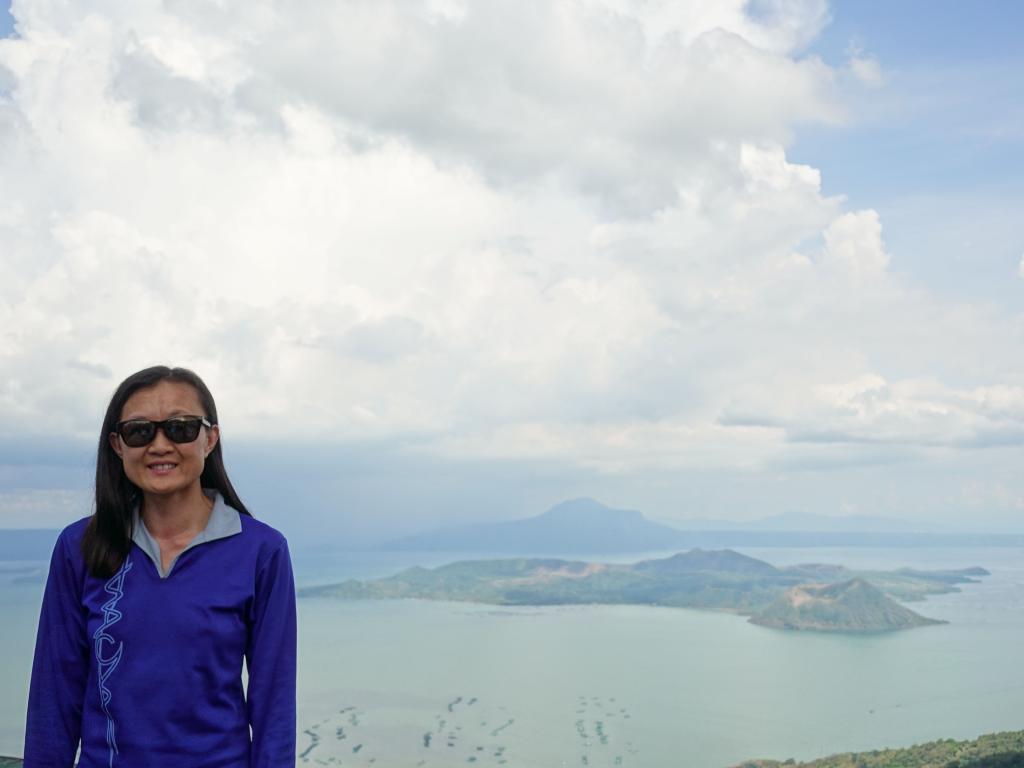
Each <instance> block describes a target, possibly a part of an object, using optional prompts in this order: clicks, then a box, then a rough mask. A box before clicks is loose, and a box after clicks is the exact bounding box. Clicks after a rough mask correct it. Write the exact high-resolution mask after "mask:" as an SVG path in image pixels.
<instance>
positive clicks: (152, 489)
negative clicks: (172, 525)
mask: <svg viewBox="0 0 1024 768" xmlns="http://www.w3.org/2000/svg"><path fill="white" fill-rule="evenodd" d="M174 416H205V417H208V416H209V414H207V413H206V411H205V410H204V409H203V407H202V405H201V404H200V402H199V393H198V392H196V390H195V388H193V387H192V385H191V384H185V383H183V382H178V381H161V382H158V383H157V384H154V385H153V386H152V387H147V388H145V389H140V390H138V391H136V392H135V393H133V394H132V395H131V397H129V398H128V400H127V401H126V402H125V404H124V408H122V409H121V417H120V419H119V420H120V421H128V420H129V419H148V420H150V421H163V420H164V419H169V418H172V417H174ZM219 434H220V433H219V430H218V428H217V426H216V425H214V426H213V427H211V428H207V427H203V428H202V429H200V430H199V436H198V437H197V438H196V439H195V440H193V441H192V442H191V443H175V442H172V441H171V440H169V439H168V438H167V435H165V434H164V431H163V430H162V429H158V430H157V431H156V436H155V437H154V438H153V441H152V442H150V443H149V444H148V445H143V446H140V447H138V448H132V447H131V446H129V445H125V443H124V440H122V439H121V437H120V436H119V435H118V434H117V433H114V432H112V433H111V434H110V445H111V447H113V449H114V452H115V453H116V454H117V455H118V456H120V457H121V461H122V463H123V465H124V473H125V475H127V476H128V479H129V480H131V481H132V482H133V483H134V484H135V485H136V486H137V487H138V488H139V489H140V490H141V491H142V492H143V494H145V495H146V496H151V495H155V496H172V495H175V494H183V493H186V492H191V491H192V490H193V488H195V489H198V486H199V476H200V475H201V474H202V473H203V467H204V465H205V464H206V457H207V456H208V455H209V454H210V451H212V450H213V448H214V446H215V445H216V444H217V439H218V437H219Z"/></svg>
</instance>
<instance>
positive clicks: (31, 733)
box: [24, 535, 89, 768]
mask: <svg viewBox="0 0 1024 768" xmlns="http://www.w3.org/2000/svg"><path fill="white" fill-rule="evenodd" d="M88 676H89V643H88V640H87V638H86V616H85V609H84V607H83V605H82V600H81V580H80V578H79V576H78V575H76V569H75V567H74V561H73V559H72V552H71V551H70V546H69V543H68V541H67V536H66V535H62V536H61V537H60V538H59V539H57V544H56V546H54V548H53V556H52V557H51V559H50V573H49V575H48V576H47V579H46V590H45V592H44V593H43V606H42V609H41V611H40V614H39V630H38V632H37V634H36V648H35V656H34V658H33V661H32V679H31V682H30V684H29V692H28V715H27V719H26V727H25V762H24V765H25V768H71V766H72V765H73V764H74V761H75V753H76V752H77V751H78V742H79V740H80V738H81V731H82V707H83V704H84V701H85V685H86V680H87V679H88Z"/></svg>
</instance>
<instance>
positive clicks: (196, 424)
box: [164, 418, 202, 443]
mask: <svg viewBox="0 0 1024 768" xmlns="http://www.w3.org/2000/svg"><path fill="white" fill-rule="evenodd" d="M201 426H202V422H201V421H200V420H199V419H195V418H191V419H168V420H167V421H165V422H164V434H165V435H167V439H168V440H171V441H172V442H175V443H191V442H192V441H193V440H195V439H196V438H197V437H199V428H200V427H201Z"/></svg>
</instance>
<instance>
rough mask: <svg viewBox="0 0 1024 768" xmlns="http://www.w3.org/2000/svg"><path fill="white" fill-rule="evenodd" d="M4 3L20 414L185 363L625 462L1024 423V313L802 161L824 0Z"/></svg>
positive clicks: (826, 96)
mask: <svg viewBox="0 0 1024 768" xmlns="http://www.w3.org/2000/svg"><path fill="white" fill-rule="evenodd" d="M15 12H16V14H17V15H18V24H19V31H20V37H19V38H17V39H11V40H4V41H0V68H2V71H3V81H4V82H5V83H8V84H9V85H6V86H5V88H4V92H3V94H2V95H0V174H2V176H3V179H4V186H5V188H7V189H16V190H18V194H17V195H14V196H7V197H5V198H4V199H3V200H0V249H2V251H3V254H4V258H3V260H2V262H0V329H2V331H0V361H2V365H3V369H4V371H5V376H4V379H3V381H2V382H0V416H2V418H0V424H2V425H3V426H2V430H3V431H4V432H5V433H7V434H8V435H13V434H17V433H18V432H19V431H22V430H26V429H27V430H35V431H39V432H45V433H49V434H79V435H82V436H91V434H92V432H93V430H94V429H95V425H96V424H98V423H99V417H100V415H101V413H102V409H103V407H104V404H105V400H106V398H107V397H108V396H109V393H110V391H111V390H112V388H113V387H114V386H115V384H116V382H117V380H119V379H120V378H121V377H122V376H124V375H126V374H127V373H129V372H131V371H133V370H135V369H137V368H139V367H142V366H144V365H148V364H151V363H154V362H161V361H169V362H172V363H177V364H185V365H189V366H192V367H194V368H196V369H197V370H199V371H200V372H201V373H202V374H203V375H204V377H206V378H207V379H208V380H209V383H210V384H211V386H212V388H213V390H214V391H215V392H216V393H217V394H218V397H219V400H220V401H221V416H222V420H223V421H224V423H225V428H226V430H228V433H230V431H235V432H236V433H243V434H244V433H247V432H248V433H252V434H259V435H266V434H279V435H286V436H289V437H296V438H302V437H316V438H324V437H332V438H333V437H337V436H339V435H342V436H344V437H345V438H348V439H373V440H379V439H389V440H401V441H406V442H408V443H409V444H411V445H416V446H418V447H419V449H421V450H424V451H430V452H435V453H436V452H440V453H442V454H446V455H458V456H499V457H545V458H559V459H565V460H569V461H575V462H579V463H582V464H586V465H588V466H593V467H598V468H600V469H602V470H606V471H610V472H613V471H620V470H624V469H628V468H630V467H635V466H639V465H643V466H648V465H650V466H658V467H675V466H686V467H741V468H742V467H756V466H763V465H765V464H767V463H770V462H772V461H778V460H780V459H781V458H784V457H785V456H786V455H787V451H790V450H792V449H793V446H794V445H797V444H800V445H807V444H809V443H812V442H814V441H818V442H821V443H823V444H824V443H828V442H830V441H833V440H834V441H864V442H871V441H874V442H879V443H890V444H894V445H910V444H921V445H925V444H927V445H944V446H949V447H957V446H969V445H975V444H977V445H981V444H995V443H997V442H999V441H1000V440H1002V441H1011V442H1012V441H1015V440H1017V437H1016V435H1017V434H1018V431H1017V430H1018V428H1019V410H1020V401H1019V398H1020V394H1019V389H1018V388H1019V386H1020V384H1021V382H1020V381H1014V380H1011V379H1012V377H1008V376H1007V375H1006V374H1005V371H1004V370H1003V369H1002V368H1000V367H998V366H994V365H993V364H992V362H991V360H992V359H993V358H992V354H993V351H994V350H995V351H998V353H999V354H1003V355H1006V354H1009V353H1010V352H1011V351H1014V350H1018V351H1019V344H1020V340H1021V337H1020V323H1019V320H1014V321H1012V322H1010V323H1007V319H1006V318H1000V317H994V316H991V315H990V314H986V313H985V312H984V311H974V310H973V309H972V308H969V307H967V308H964V307H955V306H953V307H951V306H948V305H945V304H943V303H942V302H941V301H939V300H938V299H935V298H932V297H928V296H926V295H923V294H921V293H920V292H917V291H915V290H913V288H912V286H907V285H906V284H905V282H904V281H903V280H902V279H900V278H899V277H898V276H897V275H895V274H894V273H893V270H892V264H893V263H894V258H897V257H898V254H897V255H895V256H894V255H892V254H890V253H889V252H888V251H887V250H886V247H885V243H884V238H883V225H882V221H881V219H880V217H879V215H878V213H877V212H876V211H874V210H871V209H863V210H847V207H846V205H845V203H844V201H843V200H842V199H841V198H837V197H829V196H826V195H824V194H823V193H822V189H821V174H820V172H819V170H818V169H815V168H812V167H809V166H807V165H801V164H798V163H795V162H792V160H791V159H790V158H789V157H788V155H787V150H786V148H787V145H788V142H789V141H790V139H791V135H792V132H793V129H794V126H796V125H797V124H799V123H801V122H804V121H817V122H833V121H838V120H842V119H843V105H842V99H841V94H840V93H839V92H838V91H837V86H836V75H837V73H836V72H835V71H834V70H832V69H830V68H829V67H828V66H826V65H825V64H824V63H822V62H821V61H819V60H818V59H816V58H814V57H812V56H807V55H805V54H804V53H803V51H804V50H805V46H806V45H807V43H808V42H809V41H810V40H811V39H813V36H814V35H815V34H817V32H818V31H819V30H820V29H821V27H822V25H823V24H824V23H826V21H827V8H826V7H825V5H824V4H823V3H821V2H811V1H807V2H777V3H758V4H753V5H750V4H748V3H746V2H743V1H742V0H732V1H731V2H714V3H708V2H696V0H694V1H692V2H684V3H679V2H653V3H652V2H642V3H641V2H632V0H616V1H613V0H588V1H587V2H580V3H572V4H536V5H532V4H527V5H524V4H522V3H514V2H506V1H503V0H495V1H494V2H489V3H462V2H455V1H452V2H438V1H437V0H432V1H430V2H427V1H426V0H424V1H423V2H415V3H405V2H402V3H398V2H376V3H355V2H353V3H343V4H331V5H325V4H322V3H311V2H300V3H289V4H288V5H287V6H285V5H282V4H278V3H274V2H270V1H269V0H257V1H256V2H253V3H247V4H245V6H244V7H243V6H241V5H232V4H228V5H218V6H211V5H210V4H208V3H197V2H192V1H191V0H175V2H162V3H161V2H156V0H151V1H147V2H138V3H131V4H127V5H125V4H120V5H118V4H115V5H109V6H105V8H104V10H103V11H102V12H99V11H97V10H95V9H89V8H86V7H85V6H80V5H72V6H66V7H65V6H59V7H58V6H56V5H53V4H48V3H34V2H22V3H19V4H17V5H16V7H15ZM951 360H957V361H960V363H962V365H964V366H970V367H971V368H970V369H971V370H973V371H975V374H974V376H975V378H974V379H971V378H970V377H966V378H965V377H964V376H963V375H957V374H954V373H952V372H951V371H950V368H949V366H950V361H951ZM997 404H998V405H997ZM830 436H831V437H830Z"/></svg>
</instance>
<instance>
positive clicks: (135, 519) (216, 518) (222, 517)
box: [132, 488, 242, 579]
mask: <svg viewBox="0 0 1024 768" xmlns="http://www.w3.org/2000/svg"><path fill="white" fill-rule="evenodd" d="M203 493H205V494H206V496H207V498H210V499H213V510H212V511H211V512H210V519H209V520H208V521H207V523H206V528H204V529H203V530H201V531H200V532H199V533H198V534H196V537H195V538H194V539H192V541H190V542H189V543H188V546H187V547H185V548H184V549H183V550H182V551H181V552H179V553H178V555H177V557H175V558H174V559H173V560H172V561H171V564H170V565H169V566H167V571H166V572H164V569H163V567H162V566H161V558H160V545H159V544H158V543H157V541H156V539H154V538H153V535H152V534H151V533H150V532H149V530H148V529H147V528H146V524H145V523H144V522H143V521H142V518H141V517H140V516H139V508H138V507H135V510H134V512H133V515H132V541H134V542H135V543H136V544H137V545H138V547H139V549H141V550H142V551H143V552H145V553H146V555H147V556H148V557H149V559H150V560H152V561H153V564H154V565H155V566H156V570H157V573H159V574H160V578H161V579H166V578H167V577H168V576H169V575H170V574H171V571H172V570H174V564H175V563H177V562H178V558H179V557H181V556H182V554H184V553H185V552H188V551H189V550H190V549H192V547H195V546H198V545H199V544H203V543H205V542H207V541H216V540H217V539H226V538H227V537H228V536H234V535H235V534H236V533H241V532H242V520H241V518H240V517H239V516H238V510H236V509H235V508H234V507H229V506H228V505H227V503H226V502H225V501H224V498H223V497H222V496H221V495H220V494H219V493H217V492H216V491H211V490H208V489H206V488H204V489H203Z"/></svg>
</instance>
